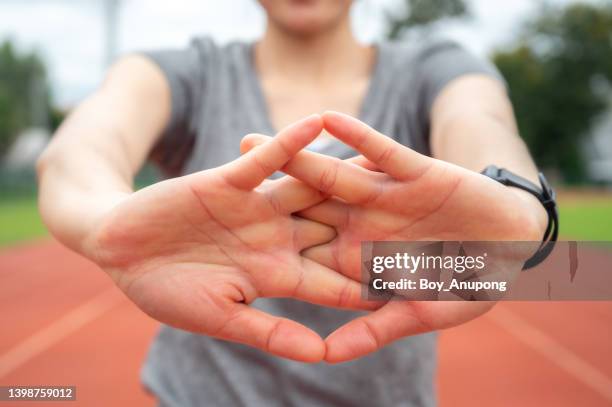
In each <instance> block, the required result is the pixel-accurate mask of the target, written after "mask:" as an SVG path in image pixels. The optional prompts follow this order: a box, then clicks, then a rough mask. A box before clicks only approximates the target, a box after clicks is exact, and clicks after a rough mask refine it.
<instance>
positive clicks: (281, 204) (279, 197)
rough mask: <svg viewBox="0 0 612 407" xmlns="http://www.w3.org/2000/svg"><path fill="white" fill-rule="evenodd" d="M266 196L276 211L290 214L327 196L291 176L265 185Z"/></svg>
mask: <svg viewBox="0 0 612 407" xmlns="http://www.w3.org/2000/svg"><path fill="white" fill-rule="evenodd" d="M264 193H265V194H266V196H267V197H268V199H269V200H270V202H272V203H273V204H274V205H275V207H276V209H277V211H278V212H279V213H283V214H290V213H294V212H297V211H301V210H302V209H306V208H309V207H311V206H313V205H316V204H318V203H320V202H322V201H324V200H325V199H327V198H328V196H327V195H325V194H323V193H322V192H321V191H319V190H318V189H315V188H312V187H310V186H308V185H306V184H304V183H303V182H302V181H300V180H298V179H295V178H293V177H286V176H285V177H282V178H279V179H277V180H274V181H271V182H269V183H268V184H267V185H266V186H265V192H264Z"/></svg>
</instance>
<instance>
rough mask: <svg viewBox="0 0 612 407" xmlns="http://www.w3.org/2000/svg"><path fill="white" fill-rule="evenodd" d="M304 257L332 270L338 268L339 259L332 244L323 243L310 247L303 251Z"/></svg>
mask: <svg viewBox="0 0 612 407" xmlns="http://www.w3.org/2000/svg"><path fill="white" fill-rule="evenodd" d="M302 257H305V258H307V259H309V260H312V261H314V262H316V263H319V264H320V265H322V266H325V267H327V268H329V269H332V270H336V271H337V270H338V268H339V264H338V259H337V258H336V257H335V256H334V252H333V251H332V245H331V244H323V245H321V246H314V247H310V248H308V249H306V250H304V251H302Z"/></svg>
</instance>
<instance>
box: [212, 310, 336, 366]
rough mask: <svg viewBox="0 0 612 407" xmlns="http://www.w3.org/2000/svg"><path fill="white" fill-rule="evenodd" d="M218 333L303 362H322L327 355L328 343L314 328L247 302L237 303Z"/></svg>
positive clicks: (230, 339) (219, 335) (232, 339)
mask: <svg viewBox="0 0 612 407" xmlns="http://www.w3.org/2000/svg"><path fill="white" fill-rule="evenodd" d="M215 336H216V337H218V338H221V339H225V340H229V341H233V342H239V343H242V344H245V345H250V346H253V347H255V348H258V349H261V350H263V351H265V352H268V353H271V354H273V355H277V356H280V357H283V358H287V359H293V360H297V361H301V362H310V363H315V362H319V361H321V360H322V359H323V355H324V354H325V344H324V342H323V340H322V339H321V337H320V336H319V335H318V334H316V333H315V332H314V331H312V330H310V329H308V328H306V327H305V326H304V325H301V324H299V323H297V322H295V321H291V320H289V319H286V318H278V317H275V316H272V315H270V314H267V313H265V312H263V311H260V310H257V309H255V308H251V307H249V306H248V305H244V304H236V305H235V310H234V311H233V312H232V315H231V317H228V318H227V320H226V322H225V323H224V324H223V325H222V328H221V329H220V330H219V331H218V332H217V333H216V334H215Z"/></svg>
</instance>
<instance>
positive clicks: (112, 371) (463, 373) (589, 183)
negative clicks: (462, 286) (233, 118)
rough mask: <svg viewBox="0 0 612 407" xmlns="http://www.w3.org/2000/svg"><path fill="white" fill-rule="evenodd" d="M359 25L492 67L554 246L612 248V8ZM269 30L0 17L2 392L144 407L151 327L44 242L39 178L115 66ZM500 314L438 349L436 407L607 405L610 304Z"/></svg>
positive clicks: (181, 9)
mask: <svg viewBox="0 0 612 407" xmlns="http://www.w3.org/2000/svg"><path fill="white" fill-rule="evenodd" d="M353 19H354V30H355V32H356V34H357V35H358V37H359V38H360V39H361V40H362V41H364V42H377V41H383V40H386V39H392V40H395V41H420V40H422V39H423V38H425V37H428V36H444V37H449V38H451V39H454V40H455V41H457V42H459V43H461V44H463V45H464V46H465V47H466V48H467V49H469V50H471V51H472V52H473V53H475V54H477V55H480V56H482V57H484V58H489V59H491V60H492V61H493V62H494V63H495V64H496V65H497V67H498V68H499V69H500V71H501V72H502V73H503V75H504V76H505V78H506V80H507V82H508V86H509V90H510V95H511V98H512V101H513V102H514V106H515V109H516V115H517V118H518V121H519V126H520V130H521V136H522V137H523V138H524V139H525V141H526V142H527V144H528V145H529V148H530V150H531V153H532V154H533V156H534V158H535V160H536V161H537V163H538V165H539V166H540V168H541V169H542V170H543V171H544V172H545V173H546V174H547V176H548V177H549V179H550V180H552V181H553V183H554V184H555V186H556V188H557V190H558V192H559V202H560V210H561V234H562V237H563V238H565V239H576V240H605V241H612V1H609V0H608V1H603V0H600V1H586V0H585V1H569V0H549V1H534V0H513V1H506V2H493V1H488V0H376V1H375V0H358V1H356V2H355V6H354V8H353ZM264 23H265V21H264V14H263V12H262V11H261V10H260V8H259V6H258V5H257V3H256V2H255V1H254V0H234V1H232V2H219V1H214V0H184V1H181V2H180V3H177V2H168V1H164V0H79V1H74V0H1V1H0V321H1V322H2V327H3V328H2V330H0V385H6V384H38V385H40V384H66V385H68V384H75V383H76V384H77V385H79V389H80V393H79V395H82V397H83V399H81V400H85V401H87V405H94V404H100V405H108V404H125V403H128V402H129V403H132V404H147V403H148V404H151V399H149V398H147V397H146V396H145V394H144V392H143V390H142V389H140V387H139V385H138V368H139V365H140V363H141V361H142V358H143V357H144V354H145V352H146V347H147V344H148V342H149V341H150V339H151V337H152V335H153V334H154V332H155V330H156V328H157V325H156V323H155V322H154V321H151V320H149V319H148V318H147V317H146V316H144V315H143V314H141V313H140V311H138V310H136V309H135V308H134V307H132V306H131V305H130V304H129V303H127V302H126V301H125V300H124V299H123V297H122V296H121V295H120V294H118V293H117V292H115V290H113V288H112V284H111V283H110V282H109V281H107V280H106V278H105V277H104V276H103V275H101V273H98V272H96V271H95V267H94V266H92V265H91V264H89V263H87V262H86V261H84V260H82V259H79V258H77V257H75V256H74V255H72V254H71V253H69V252H67V251H66V250H65V249H63V248H61V247H60V246H59V245H58V244H57V243H55V242H53V241H52V240H51V239H50V238H48V237H47V233H46V231H45V228H44V226H43V225H42V223H41V221H40V218H39V215H38V212H37V209H36V184H35V172H34V163H35V161H36V158H37V157H38V155H39V154H40V152H41V151H42V150H43V149H44V147H45V145H46V144H47V143H48V141H49V140H50V138H51V137H52V134H53V132H54V130H55V129H56V128H57V127H58V126H59V124H60V123H61V121H62V119H63V118H64V117H65V116H66V115H67V114H68V113H69V112H70V109H71V108H73V107H74V106H76V105H77V104H78V103H79V101H81V100H82V99H83V98H85V97H86V96H87V95H88V94H89V93H90V92H92V91H93V90H94V89H95V88H96V86H97V85H98V84H99V83H100V81H101V80H102V79H103V76H104V72H105V69H106V68H107V67H108V65H109V64H111V63H112V61H113V60H114V59H115V58H116V57H117V56H119V55H121V54H125V53H129V52H134V51H139V50H147V49H155V48H168V47H183V46H186V45H187V43H188V41H189V39H190V38H191V37H193V36H196V35H210V36H212V37H214V38H215V39H216V40H217V41H219V42H221V43H224V42H228V41H232V40H236V39H246V40H249V39H255V38H257V37H258V36H259V35H260V34H261V33H262V31H263V27H264ZM155 176H156V174H155V172H154V170H152V169H151V168H145V169H144V170H143V171H142V173H141V174H140V175H139V177H138V184H139V185H145V184H147V183H150V182H153V181H154V179H155ZM608 264H610V268H611V271H612V261H611V262H610V263H608ZM88 270H89V271H90V272H88ZM498 308H500V310H499V311H494V312H493V313H491V314H489V315H488V316H486V317H484V318H481V319H479V320H478V321H475V322H473V323H470V324H467V325H465V326H463V327H461V328H458V329H456V330H451V331H449V332H448V333H445V334H443V335H442V339H441V345H440V346H441V348H440V354H441V356H440V359H441V366H440V377H439V388H440V397H441V402H442V404H445V405H463V402H465V403H468V402H470V403H471V404H474V401H478V400H480V401H482V403H478V402H476V404H484V403H486V404H488V405H506V404H508V405H517V404H518V405H532V404H533V405H543V404H544V405H548V404H555V405H576V404H578V403H580V404H581V405H612V359H611V356H610V354H609V352H608V351H607V345H606V341H605V340H604V339H605V338H608V341H609V338H610V337H612V312H611V311H610V306H609V305H608V304H603V303H600V304H587V303H582V304H568V303H566V304H537V305H533V304H515V305H509V304H504V305H503V306H502V307H498ZM9 326H11V327H13V328H12V329H10V330H5V328H6V327H9ZM578 328H580V329H582V331H577V329H578ZM577 332H582V334H579V333H577ZM560 338H561V339H560ZM475 341H478V347H477V350H478V352H475V351H474V346H475ZM482 352H488V353H486V355H487V356H483V354H482ZM553 388H554V389H555V391H552V389H553ZM105 390H108V391H105ZM111 390H112V391H111ZM481 393H482V394H481ZM479 394H480V395H479ZM100 397H102V399H100ZM105 397H106V398H105ZM509 400H510V401H512V402H509ZM586 401H588V402H586ZM497 403H500V404H497Z"/></svg>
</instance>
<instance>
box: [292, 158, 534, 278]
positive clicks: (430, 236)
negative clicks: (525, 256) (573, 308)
mask: <svg viewBox="0 0 612 407" xmlns="http://www.w3.org/2000/svg"><path fill="white" fill-rule="evenodd" d="M430 161H431V162H430V165H429V166H428V167H427V169H426V171H425V172H424V173H422V174H420V175H418V176H417V177H416V178H413V179H411V180H409V181H406V180H397V179H394V178H392V177H390V176H388V175H387V174H383V173H377V174H369V175H370V176H371V180H372V182H373V183H375V184H376V185H377V186H376V187H374V188H377V192H376V195H373V198H368V199H366V200H365V201H362V202H356V203H352V204H348V203H345V202H341V201H339V200H333V201H327V202H324V203H321V204H319V205H317V206H315V207H313V208H310V209H308V210H305V211H302V212H301V214H302V215H303V216H305V217H307V218H309V219H313V220H314V219H316V220H319V221H323V222H326V223H328V224H331V225H333V226H335V227H336V229H337V230H338V237H337V238H336V239H335V240H334V241H332V242H331V243H329V244H327V245H323V246H318V247H316V248H312V249H310V250H309V251H307V253H306V254H307V255H308V256H310V257H313V258H316V259H317V260H318V261H320V262H322V263H324V264H327V265H328V266H332V267H334V268H335V269H336V270H339V271H341V272H343V273H344V274H346V275H348V276H351V277H352V278H356V279H357V278H359V275H360V260H359V259H360V249H361V242H363V241H427V240H431V241H466V240H467V241H469V240H491V241H493V240H537V239H538V238H539V236H538V235H537V233H538V232H537V228H536V226H535V224H534V220H533V219H532V218H531V217H530V216H528V212H526V211H521V208H522V207H523V206H524V202H523V201H522V199H521V198H519V197H518V195H516V194H515V193H514V192H512V191H511V190H510V189H508V188H506V187H503V186H502V185H501V184H498V183H496V182H493V181H491V180H489V179H487V178H486V177H484V176H481V175H479V174H475V173H473V172H471V171H467V170H465V169H463V168H460V167H457V166H454V165H451V164H448V163H445V162H442V161H438V160H433V159H432V160H430ZM358 171H359V170H358ZM360 179H361V180H362V181H361V182H362V183H363V182H364V181H363V180H364V177H363V176H360ZM416 197H418V198H416ZM526 214H527V215H526ZM491 225H495V227H494V228H492V227H491ZM530 233H531V234H530Z"/></svg>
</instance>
